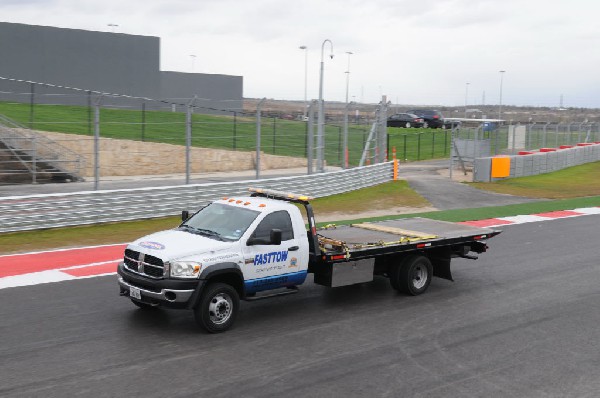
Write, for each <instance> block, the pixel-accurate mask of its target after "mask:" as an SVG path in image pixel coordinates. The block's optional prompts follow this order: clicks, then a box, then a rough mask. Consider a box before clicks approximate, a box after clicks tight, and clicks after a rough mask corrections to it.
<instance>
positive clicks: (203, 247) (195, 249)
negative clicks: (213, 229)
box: [128, 229, 239, 261]
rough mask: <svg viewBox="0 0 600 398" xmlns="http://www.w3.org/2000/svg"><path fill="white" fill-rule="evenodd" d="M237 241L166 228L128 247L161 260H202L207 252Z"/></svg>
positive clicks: (227, 247)
mask: <svg viewBox="0 0 600 398" xmlns="http://www.w3.org/2000/svg"><path fill="white" fill-rule="evenodd" d="M238 244H239V242H222V241H218V240H215V239H211V238H207V237H206V236H202V235H196V234H192V233H189V232H186V231H179V230H175V229H172V230H168V231H161V232H157V233H154V234H151V235H146V236H144V237H142V238H140V239H138V240H136V241H134V242H133V243H131V244H130V245H129V246H128V247H129V248H130V249H132V250H136V251H139V252H143V253H147V254H151V255H153V256H155V257H158V258H160V259H162V260H163V261H170V260H175V259H183V258H186V259H187V260H196V261H202V260H203V258H205V257H207V255H208V254H215V253H218V252H222V251H224V250H227V249H230V248H233V247H234V246H236V245H238Z"/></svg>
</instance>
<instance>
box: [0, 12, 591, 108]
mask: <svg viewBox="0 0 600 398" xmlns="http://www.w3.org/2000/svg"><path fill="white" fill-rule="evenodd" d="M599 18H600V2H598V1H597V0H570V1H565V0H562V1H561V0H480V1H472V0H368V1H367V0H327V1H325V0H292V1H288V0H252V1H248V0H210V1H209V0H142V1H140V0H127V1H125V0H118V1H117V0H102V1H98V0H94V1H91V0H0V20H2V21H5V22H16V23H27V24H34V25H47V26H56V27H62V28H76V29H87V30H93V31H106V32H110V31H111V30H112V29H114V31H115V32H118V33H127V34H136V35H144V36H158V37H160V38H161V68H162V70H172V71H181V72H191V71H192V67H193V71H195V72H203V73H222V74H231V75H239V76H243V77H244V96H245V97H254V98H260V97H267V98H274V99H297V100H302V99H303V98H304V71H305V66H304V65H305V64H304V56H305V52H304V50H301V49H299V48H298V47H299V46H301V45H306V46H307V47H308V49H307V51H306V55H307V57H308V98H309V99H311V98H317V97H318V88H319V66H320V61H321V48H322V44H323V41H324V40H325V39H330V40H331V41H332V42H333V48H334V54H335V57H334V58H333V60H331V59H329V57H328V55H329V51H330V50H329V46H328V45H327V46H326V47H325V60H324V65H325V73H324V98H325V99H326V100H330V101H344V99H345V95H346V73H344V72H345V71H347V70H348V60H349V61H350V85H349V97H350V100H353V99H354V100H356V101H364V102H373V103H375V102H378V101H379V100H380V98H381V95H382V94H383V95H387V97H388V100H390V101H392V103H394V104H396V103H399V104H431V105H433V104H436V105H460V106H464V105H465V98H466V99H467V102H468V104H469V105H473V106H475V105H476V104H481V103H482V101H483V99H484V97H485V104H497V103H498V101H499V95H500V73H499V71H500V70H505V71H506V73H504V77H503V89H502V103H503V104H512V105H536V106H558V105H559V103H560V96H561V95H563V97H564V105H565V106H581V107H600V95H599V94H600V90H599V88H600V84H599V83H600V73H599V72H598V69H599V68H598V67H599V61H600V51H599V49H600V28H599V26H600V22H599V21H600V19H599ZM108 24H116V25H118V26H117V27H114V28H113V27H109V26H108ZM347 51H350V52H352V53H353V54H352V55H351V56H348V55H347V54H346V52H347ZM192 54H193V55H196V57H195V58H193V57H191V55H192ZM467 83H469V84H468V90H467ZM467 91H468V95H467Z"/></svg>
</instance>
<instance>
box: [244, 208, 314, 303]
mask: <svg viewBox="0 0 600 398" xmlns="http://www.w3.org/2000/svg"><path fill="white" fill-rule="evenodd" d="M273 229H279V230H281V244H280V245H261V244H255V245H251V246H247V245H245V246H244V247H243V249H242V250H244V260H245V261H244V262H245V264H244V270H243V272H244V279H245V288H246V293H247V294H248V293H254V292H258V291H261V290H271V289H277V288H281V287H291V286H295V285H299V284H301V283H303V282H304V279H305V278H306V271H307V270H306V263H307V261H308V260H307V259H305V258H303V256H304V257H306V256H307V253H306V252H307V250H306V248H305V247H304V246H305V245H306V244H305V243H304V241H305V240H306V237H305V236H296V235H298V234H295V233H294V228H293V226H292V220H291V218H290V214H289V213H288V212H287V211H285V210H280V211H275V212H273V213H270V214H268V215H267V216H266V217H265V218H263V219H262V221H261V222H260V223H259V224H258V226H257V227H256V229H255V230H254V232H252V234H251V235H250V238H251V239H252V238H258V239H265V240H268V239H269V238H270V234H271V230H273Z"/></svg>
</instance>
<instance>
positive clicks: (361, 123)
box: [0, 77, 600, 189]
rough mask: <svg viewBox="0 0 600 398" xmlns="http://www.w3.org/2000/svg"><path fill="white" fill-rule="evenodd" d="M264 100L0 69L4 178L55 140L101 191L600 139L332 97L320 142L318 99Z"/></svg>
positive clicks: (567, 127)
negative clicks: (313, 102)
mask: <svg viewBox="0 0 600 398" xmlns="http://www.w3.org/2000/svg"><path fill="white" fill-rule="evenodd" d="M259 102H260V100H246V101H244V103H245V106H243V107H241V108H240V106H239V101H233V100H232V101H217V102H216V101H212V100H209V99H202V98H178V99H174V98H171V99H168V100H160V99H150V98H140V97H131V96H125V95H118V94H109V93H100V92H95V91H92V90H83V89H77V88H69V87H61V86H56V85H50V84H42V83H34V82H27V81H18V80H14V79H7V78H1V77H0V115H4V116H5V117H6V118H8V119H10V121H9V122H6V121H5V122H4V123H2V122H0V183H17V182H22V183H32V182H43V181H42V178H41V177H42V176H43V175H42V172H41V170H39V169H40V167H41V166H40V165H47V164H51V163H52V161H53V163H54V164H55V165H56V164H60V163H61V161H59V160H57V159H55V158H54V155H46V156H45V159H40V158H39V157H36V156H33V154H34V153H37V150H38V149H39V148H41V147H44V148H46V147H47V148H49V147H52V146H54V147H56V148H63V149H61V150H58V152H59V153H67V152H68V153H73V154H76V155H77V156H79V157H80V158H79V159H78V160H76V159H75V158H74V157H71V158H69V159H70V160H68V162H67V161H62V164H63V165H66V164H67V163H69V165H70V169H69V170H70V172H72V173H73V174H72V176H73V177H72V178H67V177H64V179H63V180H69V181H76V180H79V179H80V178H83V179H86V180H88V181H91V180H93V181H94V182H95V183H96V184H95V185H96V189H99V188H100V182H101V181H110V180H114V179H118V178H119V177H120V176H132V175H176V176H181V178H182V181H183V179H185V182H186V183H187V182H189V178H190V175H201V174H204V173H209V172H221V171H232V170H236V171H237V170H256V176H257V178H259V177H260V171H261V170H267V169H284V168H303V169H305V170H306V172H307V173H308V174H310V173H312V172H322V171H323V170H325V168H326V167H341V168H345V167H355V166H358V165H360V164H363V165H366V164H374V163H379V162H382V161H384V160H385V159H390V158H392V157H394V156H395V157H397V158H398V159H400V160H401V161H406V162H408V161H419V160H428V159H444V158H448V157H450V156H451V153H452V146H453V144H452V143H453V140H454V139H462V140H475V141H478V140H489V147H490V152H491V154H500V153H514V152H517V151H519V150H527V149H535V148H539V147H545V146H559V145H572V144H576V143H578V142H593V141H600V126H599V125H598V123H587V122H581V123H568V124H548V123H534V122H531V123H527V124H512V123H511V124H507V125H500V126H498V125H496V124H494V123H477V122H475V124H471V125H468V124H467V123H463V124H462V125H460V126H458V127H457V126H456V125H454V126H455V128H454V129H453V130H450V129H447V130H444V129H404V128H386V126H385V124H386V123H385V121H386V117H387V116H388V115H389V110H388V109H387V108H388V104H387V103H386V102H385V100H382V102H381V103H380V104H372V105H365V104H354V103H350V104H344V103H327V106H326V108H325V115H324V124H323V128H322V132H321V134H322V140H321V141H320V140H319V131H318V127H319V126H318V125H317V124H316V119H317V118H316V112H317V110H316V107H315V115H313V119H314V120H310V117H309V116H310V115H309V113H310V112H308V111H309V109H307V107H306V105H307V104H304V103H303V102H298V103H297V104H296V105H297V106H296V107H292V108H288V109H281V108H280V107H279V106H278V104H277V102H276V101H269V100H265V101H263V102H262V103H261V105H260V107H259V106H258V104H259ZM215 104H217V105H215ZM346 118H347V122H346ZM11 123H12V124H13V125H14V124H16V125H20V126H21V127H22V128H23V129H30V131H31V132H33V133H35V135H32V134H30V133H27V134H24V136H26V137H29V139H30V141H32V142H35V143H36V144H30V145H29V146H27V145H22V146H21V147H20V148H17V147H15V145H13V144H14V138H13V141H12V142H7V140H8V138H7V137H8V136H9V135H10V134H12V132H14V126H11ZM2 126H4V127H5V128H2ZM6 127H8V129H13V130H12V132H10V131H11V130H7V128H6ZM311 130H312V131H311ZM31 137H34V138H31ZM35 137H37V138H35ZM25 140H27V138H25V139H23V140H22V141H23V142H24V141H25ZM37 143H43V144H37ZM34 147H35V149H34ZM15 152H17V155H20V156H17V158H18V159H17V160H15ZM56 156H58V155H56ZM39 160H41V161H39ZM37 170H39V173H38V172H37ZM63 172H64V170H62V169H58V168H55V169H51V168H48V167H46V169H45V174H44V175H49V176H50V181H52V180H53V178H54V179H56V177H57V176H58V175H60V174H59V173H63ZM63 176H64V173H63Z"/></svg>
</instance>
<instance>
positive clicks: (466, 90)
mask: <svg viewBox="0 0 600 398" xmlns="http://www.w3.org/2000/svg"><path fill="white" fill-rule="evenodd" d="M469 84H471V83H467V84H466V85H465V86H466V89H465V118H466V117H467V103H468V99H469Z"/></svg>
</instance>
